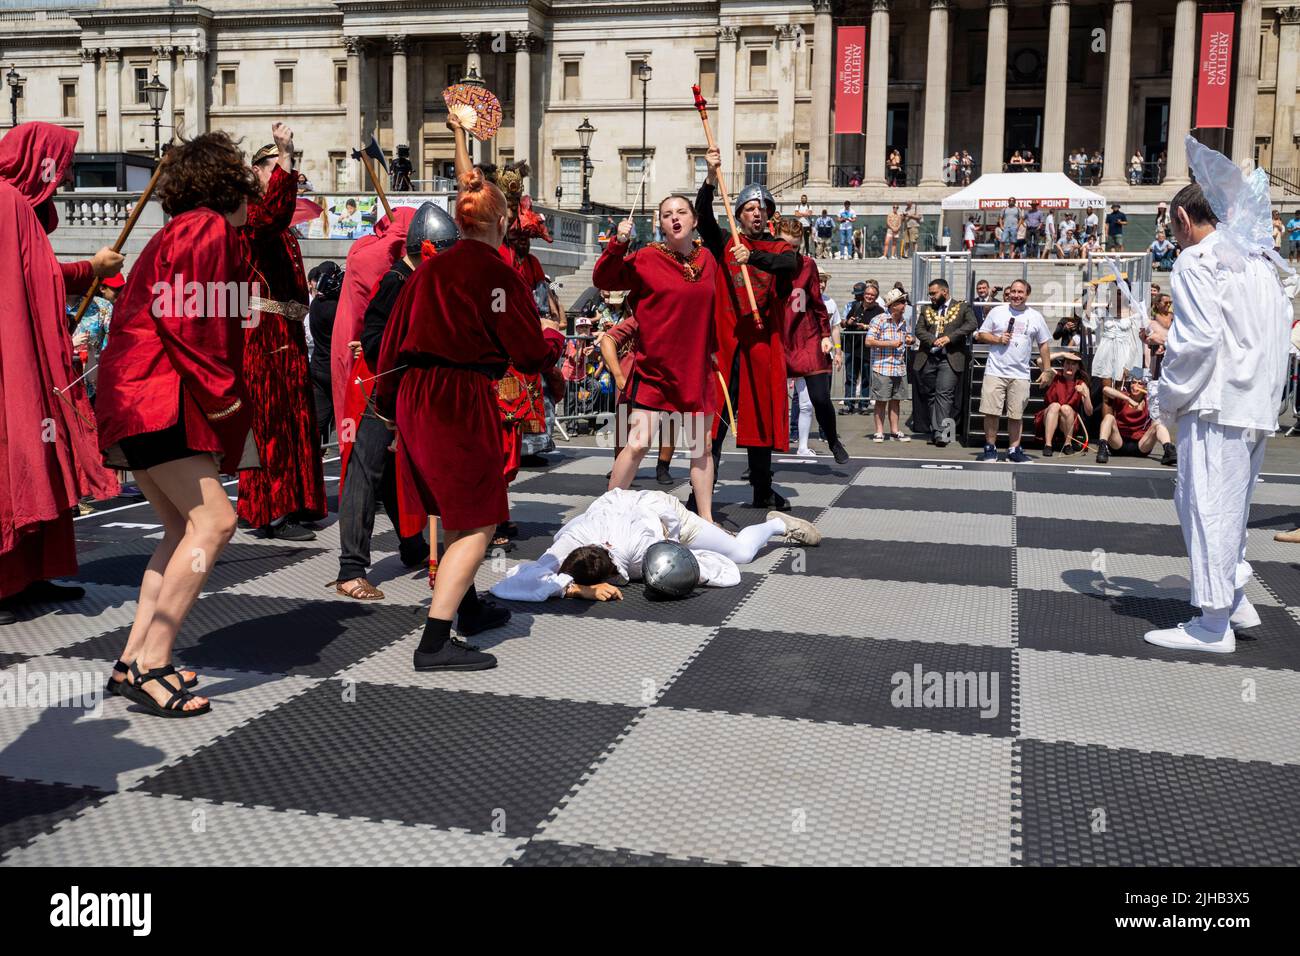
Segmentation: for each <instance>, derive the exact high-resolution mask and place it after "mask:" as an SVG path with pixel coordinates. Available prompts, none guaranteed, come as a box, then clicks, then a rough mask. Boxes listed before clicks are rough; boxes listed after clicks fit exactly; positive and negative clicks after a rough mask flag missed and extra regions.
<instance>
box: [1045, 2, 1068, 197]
mask: <svg viewBox="0 0 1300 956" xmlns="http://www.w3.org/2000/svg"><path fill="white" fill-rule="evenodd" d="M1069 59H1070V0H1052V13H1051V20H1050V22H1049V24H1048V29H1047V89H1046V92H1045V94H1044V98H1043V155H1042V160H1043V172H1045V173H1059V172H1061V171H1062V170H1064V169H1065V100H1066V96H1067V95H1068V94H1069V90H1068V89H1067V86H1066V82H1067V79H1068V76H1069V69H1068V68H1069Z"/></svg>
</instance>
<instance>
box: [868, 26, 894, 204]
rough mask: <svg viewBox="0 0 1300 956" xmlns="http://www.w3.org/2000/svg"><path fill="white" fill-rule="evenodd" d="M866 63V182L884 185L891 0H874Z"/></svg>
mask: <svg viewBox="0 0 1300 956" xmlns="http://www.w3.org/2000/svg"><path fill="white" fill-rule="evenodd" d="M867 47H868V49H869V50H870V51H871V53H870V59H869V61H868V63H867V142H866V149H865V155H864V156H863V160H862V180H863V183H864V184H869V185H873V186H883V185H884V184H885V132H886V131H885V123H886V121H887V120H888V118H889V0H872V4H871V27H870V28H869V31H868V36H867Z"/></svg>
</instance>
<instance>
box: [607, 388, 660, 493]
mask: <svg viewBox="0 0 1300 956" xmlns="http://www.w3.org/2000/svg"><path fill="white" fill-rule="evenodd" d="M655 417H656V416H655V413H653V412H647V411H646V410H645V409H643V408H635V409H633V410H632V411H630V412H629V413H628V416H627V421H628V426H627V444H626V445H624V446H623V451H622V452H621V453H620V454H619V456H618V458H616V459H615V460H614V469H613V471H612V472H610V476H609V488H610V490H611V491H612V490H613V489H615V488H630V487H632V480H633V479H634V478H636V470H637V469H638V468H639V467H641V459H643V458H644V457H645V453H646V451H647V450H648V449H649V448H650V436H651V435H652V434H653V433H654V426H655Z"/></svg>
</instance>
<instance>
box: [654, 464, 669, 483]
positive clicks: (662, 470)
mask: <svg viewBox="0 0 1300 956" xmlns="http://www.w3.org/2000/svg"><path fill="white" fill-rule="evenodd" d="M655 481H657V482H659V484H661V485H671V484H672V483H673V476H672V474H671V473H670V472H669V471H668V463H667V462H666V461H661V462H659V464H657V465H655Z"/></svg>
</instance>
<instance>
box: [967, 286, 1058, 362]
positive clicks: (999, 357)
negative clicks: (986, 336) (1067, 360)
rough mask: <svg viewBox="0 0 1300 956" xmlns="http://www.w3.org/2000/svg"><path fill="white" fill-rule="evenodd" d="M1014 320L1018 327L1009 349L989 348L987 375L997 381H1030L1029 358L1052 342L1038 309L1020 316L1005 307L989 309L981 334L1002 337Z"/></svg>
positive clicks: (1008, 307) (999, 306)
mask: <svg viewBox="0 0 1300 956" xmlns="http://www.w3.org/2000/svg"><path fill="white" fill-rule="evenodd" d="M1013 317H1014V318H1015V327H1014V328H1013V329H1012V330H1011V344H1010V345H1000V344H999V345H990V346H989V360H988V364H987V365H986V366H985V367H984V374H985V375H996V376H997V377H998V378H1029V357H1030V355H1032V354H1033V352H1034V350H1035V349H1036V348H1037V347H1038V346H1040V345H1042V344H1043V343H1044V342H1050V341H1051V340H1052V333H1051V332H1050V331H1048V328H1047V322H1046V321H1045V320H1044V319H1043V315H1042V313H1041V312H1039V311H1038V310H1037V309H1031V308H1028V307H1026V308H1024V309H1022V310H1021V311H1019V312H1015V311H1013V310H1012V308H1011V306H1009V305H1006V304H1003V305H998V306H994V307H993V308H991V309H989V311H988V313H987V314H986V315H985V316H984V322H983V324H981V325H980V327H979V330H980V331H981V332H992V333H993V334H994V335H1001V334H1002V333H1003V332H1005V331H1006V330H1007V326H1008V325H1009V324H1010V322H1011V319H1012V318H1013Z"/></svg>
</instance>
